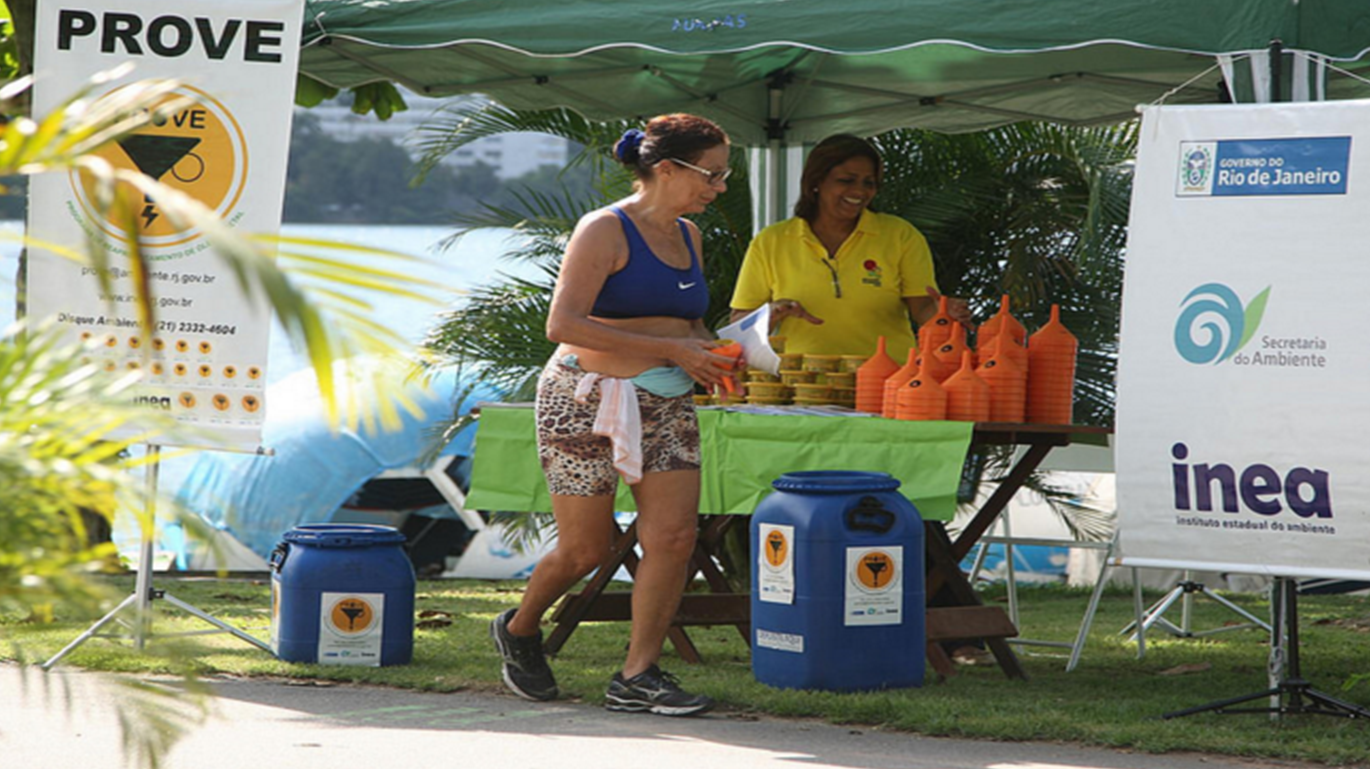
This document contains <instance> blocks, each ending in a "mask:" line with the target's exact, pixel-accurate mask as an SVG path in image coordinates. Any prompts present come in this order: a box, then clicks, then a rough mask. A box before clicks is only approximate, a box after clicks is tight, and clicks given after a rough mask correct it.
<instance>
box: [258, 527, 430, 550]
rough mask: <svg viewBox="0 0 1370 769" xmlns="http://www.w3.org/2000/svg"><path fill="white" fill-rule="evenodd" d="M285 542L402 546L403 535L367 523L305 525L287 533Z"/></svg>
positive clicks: (334, 545) (352, 545)
mask: <svg viewBox="0 0 1370 769" xmlns="http://www.w3.org/2000/svg"><path fill="white" fill-rule="evenodd" d="M285 541H286V542H289V543H291V544H292V545H308V546H310V547H372V546H374V545H393V544H402V543H403V542H404V541H405V537H404V534H402V533H400V530H399V529H396V528H395V527H393V526H376V525H372V524H369V523H305V524H301V525H299V526H296V527H295V528H293V529H291V530H290V531H287V532H286V533H285Z"/></svg>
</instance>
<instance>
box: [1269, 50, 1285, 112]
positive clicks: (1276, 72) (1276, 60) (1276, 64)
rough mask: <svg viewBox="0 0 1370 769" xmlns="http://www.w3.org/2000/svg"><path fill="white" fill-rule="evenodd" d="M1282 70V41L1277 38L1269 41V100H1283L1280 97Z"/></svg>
mask: <svg viewBox="0 0 1370 769" xmlns="http://www.w3.org/2000/svg"><path fill="white" fill-rule="evenodd" d="M1283 71H1284V43H1282V42H1280V41H1279V39H1275V40H1271V41H1270V101H1272V102H1276V101H1284V99H1283V98H1282V97H1281V92H1282V91H1283V84H1282V83H1281V80H1282V79H1283V77H1282V75H1283Z"/></svg>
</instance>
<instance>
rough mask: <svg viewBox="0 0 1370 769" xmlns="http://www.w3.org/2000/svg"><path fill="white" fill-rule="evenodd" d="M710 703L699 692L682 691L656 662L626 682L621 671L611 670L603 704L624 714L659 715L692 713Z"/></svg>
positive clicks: (708, 706)
mask: <svg viewBox="0 0 1370 769" xmlns="http://www.w3.org/2000/svg"><path fill="white" fill-rule="evenodd" d="M713 706H714V701H713V700H712V699H710V698H708V697H706V696H704V695H702V694H690V693H689V692H685V691H682V690H681V688H680V679H678V678H676V677H675V676H673V675H671V674H670V673H667V672H666V671H664V670H662V669H661V668H659V667H657V666H656V665H653V666H651V667H649V668H647V669H646V670H644V671H642V672H641V673H638V674H637V675H635V676H633V677H632V678H629V679H628V680H626V681H625V680H623V674H622V673H615V674H614V678H613V680H612V681H610V682H609V691H608V692H607V693H606V694H605V695H604V707H606V708H608V709H609V710H619V711H623V712H625V713H641V712H643V711H650V712H652V713H656V714H657V715H662V716H693V715H695V714H697V713H703V712H705V711H706V710H709V709H710V708H712V707H713Z"/></svg>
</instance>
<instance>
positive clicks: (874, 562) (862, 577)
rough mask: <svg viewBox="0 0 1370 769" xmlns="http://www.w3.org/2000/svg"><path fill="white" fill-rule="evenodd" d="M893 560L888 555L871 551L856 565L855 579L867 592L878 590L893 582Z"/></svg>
mask: <svg viewBox="0 0 1370 769" xmlns="http://www.w3.org/2000/svg"><path fill="white" fill-rule="evenodd" d="M895 568H896V566H895V562H894V559H893V558H891V557H890V556H889V554H888V553H885V552H881V551H879V550H872V551H871V552H869V553H866V554H865V555H864V556H862V557H861V560H860V561H858V562H857V564H856V579H857V581H859V582H860V583H861V585H862V586H863V587H865V588H866V589H868V590H880V589H882V588H886V587H889V586H890V583H892V582H893V581H894V576H895V574H894V570H895Z"/></svg>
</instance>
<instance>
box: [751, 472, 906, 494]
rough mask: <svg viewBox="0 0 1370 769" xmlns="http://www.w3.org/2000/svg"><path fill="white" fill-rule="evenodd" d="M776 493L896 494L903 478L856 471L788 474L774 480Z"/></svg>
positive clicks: (773, 485)
mask: <svg viewBox="0 0 1370 769" xmlns="http://www.w3.org/2000/svg"><path fill="white" fill-rule="evenodd" d="M771 486H772V487H773V488H774V489H775V490H776V491H797V492H802V493H807V494H850V493H860V492H870V491H894V490H896V489H898V488H899V479H898V478H895V477H894V476H892V475H890V474H889V473H870V472H860V471H856V470H804V471H801V472H794V473H785V474H784V475H782V476H780V477H779V478H777V479H775V480H774V481H771Z"/></svg>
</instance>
